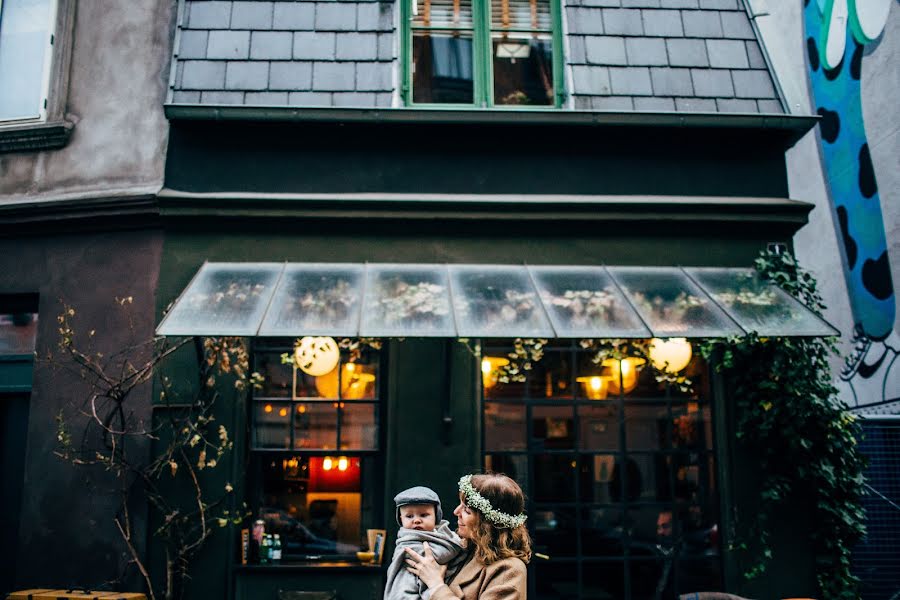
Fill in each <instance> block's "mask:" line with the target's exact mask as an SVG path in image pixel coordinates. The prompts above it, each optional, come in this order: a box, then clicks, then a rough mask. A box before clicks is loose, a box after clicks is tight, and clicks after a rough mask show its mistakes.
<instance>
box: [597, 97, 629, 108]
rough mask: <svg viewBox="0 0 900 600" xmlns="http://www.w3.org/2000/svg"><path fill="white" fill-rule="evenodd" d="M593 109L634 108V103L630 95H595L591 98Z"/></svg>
mask: <svg viewBox="0 0 900 600" xmlns="http://www.w3.org/2000/svg"><path fill="white" fill-rule="evenodd" d="M591 108H592V109H593V110H634V103H633V102H632V99H631V97H629V96H594V97H593V98H592V99H591Z"/></svg>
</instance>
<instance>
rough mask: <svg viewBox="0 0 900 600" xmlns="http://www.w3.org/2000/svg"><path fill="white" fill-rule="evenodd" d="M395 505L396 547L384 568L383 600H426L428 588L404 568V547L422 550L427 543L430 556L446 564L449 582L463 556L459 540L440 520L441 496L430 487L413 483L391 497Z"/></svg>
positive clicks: (461, 563) (460, 564) (446, 578)
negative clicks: (389, 563)
mask: <svg viewBox="0 0 900 600" xmlns="http://www.w3.org/2000/svg"><path fill="white" fill-rule="evenodd" d="M394 503H395V504H396V505H397V524H398V525H400V531H399V532H398V533H397V548H396V549H395V550H394V556H393V558H392V559H391V565H390V567H388V572H387V583H386V584H385V586H384V600H412V599H418V598H425V599H427V598H428V596H429V594H428V589H427V588H426V586H425V585H424V584H423V583H422V582H421V581H419V578H418V577H416V576H415V575H413V574H412V573H410V572H409V571H407V570H406V553H405V552H404V549H406V548H412V549H413V550H415V551H416V552H418V553H419V554H422V553H423V550H424V548H423V546H422V542H428V545H429V546H431V551H432V552H433V553H434V559H435V560H436V561H437V562H438V563H439V564H442V565H447V574H446V576H445V580H447V581H449V580H450V579H452V578H453V576H454V575H455V574H456V572H457V571H458V570H459V569H460V567H462V565H463V563H464V562H465V559H466V554H465V550H464V548H463V544H462V540H460V538H459V536H458V535H456V533H454V532H453V531H451V530H450V524H449V523H448V522H447V521H445V520H444V519H443V516H444V515H443V513H442V511H441V499H440V498H438V495H437V494H436V493H435V492H434V490H432V489H430V488H427V487H422V486H416V487H412V488H409V489H408V490H404V491H402V492H400V493H399V494H397V495H396V496H394Z"/></svg>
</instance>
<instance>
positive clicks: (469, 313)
mask: <svg viewBox="0 0 900 600" xmlns="http://www.w3.org/2000/svg"><path fill="white" fill-rule="evenodd" d="M448 269H449V271H450V286H451V290H452V296H453V311H454V314H455V316H456V327H457V333H458V335H459V336H461V337H479V336H480V337H547V338H549V337H554V332H553V328H552V327H551V326H550V321H549V320H548V319H547V315H546V314H545V313H544V308H543V306H542V305H541V302H540V299H539V298H538V295H537V292H536V291H535V289H534V286H533V285H532V283H531V278H530V276H529V275H528V271H527V270H525V267H523V266H513V265H451V266H449V267H448Z"/></svg>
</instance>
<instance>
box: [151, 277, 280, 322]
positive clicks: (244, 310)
mask: <svg viewBox="0 0 900 600" xmlns="http://www.w3.org/2000/svg"><path fill="white" fill-rule="evenodd" d="M282 269H283V265H280V264H277V263H206V264H204V265H203V266H202V267H200V270H199V271H198V272H197V274H196V275H195V276H194V279H193V280H192V281H191V283H190V285H189V286H188V287H187V289H186V290H185V291H184V292H183V294H182V296H181V297H180V298H179V299H178V302H177V303H176V304H175V306H174V307H172V310H171V311H169V314H168V315H166V317H165V319H164V320H163V322H162V323H161V324H160V326H159V328H158V329H157V333H159V334H160V335H240V336H252V335H256V332H257V331H258V330H259V324H260V322H261V321H262V318H263V314H264V313H265V311H266V307H268V305H269V299H270V298H271V297H272V293H273V292H274V291H275V284H276V283H277V282H278V278H279V276H280V275H281V270H282Z"/></svg>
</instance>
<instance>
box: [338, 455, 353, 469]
mask: <svg viewBox="0 0 900 600" xmlns="http://www.w3.org/2000/svg"><path fill="white" fill-rule="evenodd" d="M349 466H350V461H349V460H347V457H346V456H342V457H340V458H339V459H338V464H337V467H338V471H346V470H347V467H349Z"/></svg>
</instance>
